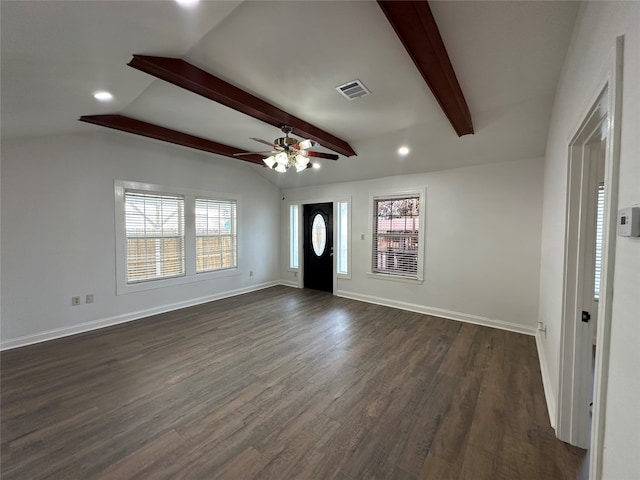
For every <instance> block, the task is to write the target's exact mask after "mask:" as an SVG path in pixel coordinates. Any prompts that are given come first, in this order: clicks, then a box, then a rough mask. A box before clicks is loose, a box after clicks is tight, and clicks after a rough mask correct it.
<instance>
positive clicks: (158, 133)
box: [79, 115, 264, 166]
mask: <svg viewBox="0 0 640 480" xmlns="http://www.w3.org/2000/svg"><path fill="white" fill-rule="evenodd" d="M79 120H80V121H81V122H86V123H92V124H94V125H100V126H102V127H107V128H113V129H115V130H120V131H122V132H127V133H133V134H135V135H141V136H143V137H148V138H155V139H156V140H161V141H163V142H168V143H173V144H175V145H182V146H183V147H189V148H193V149H196V150H201V151H203V152H208V153H215V154H216V155H222V156H224V157H230V158H233V159H235V160H244V161H247V162H251V163H257V164H259V165H263V166H264V163H263V162H262V157H261V156H260V155H257V154H252V155H242V156H234V154H235V153H243V150H240V149H238V148H235V147H232V146H230V145H225V144H223V143H218V142H214V141H212V140H207V139H206V138H202V137H196V136H194V135H189V134H188V133H183V132H178V131H177V130H172V129H170V128H165V127H161V126H159V125H155V124H153V123H147V122H143V121H142V120H136V119H135V118H131V117H127V116H124V115H84V116H82V117H80V118H79Z"/></svg>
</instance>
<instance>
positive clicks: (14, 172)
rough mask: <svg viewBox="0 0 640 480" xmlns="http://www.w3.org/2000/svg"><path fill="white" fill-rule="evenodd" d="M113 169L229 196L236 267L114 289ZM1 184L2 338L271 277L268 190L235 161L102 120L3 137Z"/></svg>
mask: <svg viewBox="0 0 640 480" xmlns="http://www.w3.org/2000/svg"><path fill="white" fill-rule="evenodd" d="M116 179H118V180H130V181H138V182H146V183H152V184H158V185H166V186H171V187H178V188H185V189H194V190H206V191H211V192H220V193H233V194H236V195H239V196H240V202H241V203H240V204H239V229H240V230H239V231H240V242H241V248H240V251H239V267H240V269H239V270H240V272H239V275H236V276H230V277H225V278H221V279H216V280H208V281H198V282H195V283H189V284H186V285H181V286H174V287H167V288H159V289H153V290H149V291H145V292H140V293H130V294H126V295H116V276H115V275H116V274H115V236H114V215H115V212H114V180H116ZM1 192H2V242H1V246H2V277H3V278H2V280H3V282H2V300H3V301H2V332H1V333H2V345H3V347H10V346H16V345H19V344H23V343H29V342H32V341H35V340H43V339H47V338H50V337H55V336H59V335H63V334H68V333H74V332H76V331H81V330H85V329H87V328H92V327H96V326H99V325H104V324H108V323H113V322H118V321H123V320H128V319H132V318H137V317H140V316H145V315H148V314H150V313H153V312H157V311H161V310H163V309H171V308H176V307H178V306H184V305H187V304H190V303H192V302H194V301H202V300H203V297H205V298H216V297H218V296H223V295H226V294H229V293H237V292H238V291H244V290H250V289H253V288H257V287H259V286H261V285H264V284H269V283H273V282H277V281H278V280H279V261H280V259H279V258H278V256H277V253H276V255H274V254H273V252H278V248H277V247H276V245H278V239H279V231H278V226H279V224H280V193H279V190H278V189H277V188H276V187H275V186H274V185H273V184H271V183H270V182H269V181H267V180H266V179H265V178H264V177H262V176H260V175H259V174H257V173H256V172H255V171H254V170H253V167H251V166H248V165H244V164H242V163H240V162H238V161H234V160H231V159H229V160H227V159H219V158H215V157H213V156H211V155H207V154H203V153H199V152H194V151H192V150H189V149H186V148H182V147H177V146H167V145H164V144H161V143H160V142H156V141H153V140H146V139H140V138H136V137H133V136H130V135H126V134H121V133H116V132H113V133H112V132H108V131H105V132H96V133H87V134H83V135H65V136H52V137H38V138H27V139H18V140H10V141H4V140H3V142H2V188H1ZM249 270H253V272H254V276H253V277H251V278H250V277H249V275H248V272H249ZM87 293H93V294H94V295H95V303H93V304H85V303H84V295H85V294H87ZM74 295H79V296H81V297H82V299H83V303H82V305H80V306H73V307H72V306H71V297H72V296H74ZM198 299H200V300H198ZM87 322H89V323H87Z"/></svg>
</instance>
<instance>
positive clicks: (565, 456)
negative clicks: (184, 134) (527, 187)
mask: <svg viewBox="0 0 640 480" xmlns="http://www.w3.org/2000/svg"><path fill="white" fill-rule="evenodd" d="M1 375H2V377H1V381H2V385H1V386H2V392H1V400H2V411H1V413H2V418H1V447H2V449H1V455H2V456H1V474H2V478H3V479H4V480H10V479H21V480H24V479H29V480H37V479H65V480H69V479H118V480H121V479H132V478H140V479H164V478H166V479H176V478H189V479H232V480H237V479H243V478H246V479H251V478H273V479H279V480H284V479H307V478H314V479H323V480H325V479H339V480H348V479H354V480H355V479H395V478H398V479H418V478H420V479H434V480H446V479H474V480H478V479H492V480H493V479H508V480H516V479H520V480H523V479H553V480H560V479H573V478H575V476H576V474H577V472H578V469H579V464H580V462H581V461H582V460H583V457H584V452H583V451H582V450H578V449H575V448H573V447H570V446H568V445H566V444H564V443H562V442H560V441H559V440H557V439H556V438H555V436H554V433H553V430H552V429H551V427H550V426H549V420H548V416H547V412H546V407H545V400H544V394H543V390H542V381H541V377H540V371H539V368H538V359H537V353H536V348H535V342H534V339H533V337H528V336H525V335H519V334H515V333H509V332H504V331H499V330H493V329H490V328H486V327H479V326H474V325H469V324H463V323H458V322H455V321H451V320H444V319H440V318H435V317H429V316H425V315H420V314H416V313H411V312H406V311H401V310H395V309H392V308H387V307H381V306H377V305H370V304H366V303H360V302H356V301H352V300H347V299H342V298H337V297H334V296H332V295H330V294H327V293H323V292H317V291H312V290H297V289H292V288H287V287H274V288H270V289H266V290H262V291H259V292H255V293H251V294H247V295H242V296H238V297H234V298H229V299H225V300H219V301H217V302H212V303H208V304H205V305H200V306H196V307H191V308H187V309H184V310H180V311H176V312H171V313H167V314H162V315H156V316H154V317H150V318H147V319H144V320H139V321H136V322H132V323H128V324H124V325H120V326H116V327H111V328H108V329H103V330H99V331H96V332H91V333H87V334H83V335H77V336H74V337H68V338H64V339H60V340H55V341H51V342H47V343H42V344H38V345H34V346H30V347H25V348H21V349H16V350H10V351H7V352H3V353H2V356H1Z"/></svg>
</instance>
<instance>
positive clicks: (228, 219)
mask: <svg viewBox="0 0 640 480" xmlns="http://www.w3.org/2000/svg"><path fill="white" fill-rule="evenodd" d="M195 220H196V272H197V273H202V272H211V271H214V270H224V269H227V268H236V267H237V266H238V238H237V231H236V221H237V220H236V202H235V200H212V199H208V198H196V202H195Z"/></svg>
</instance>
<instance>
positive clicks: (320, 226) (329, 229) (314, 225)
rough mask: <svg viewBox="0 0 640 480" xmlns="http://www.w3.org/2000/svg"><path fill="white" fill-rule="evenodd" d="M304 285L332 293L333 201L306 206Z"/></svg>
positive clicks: (304, 221)
mask: <svg viewBox="0 0 640 480" xmlns="http://www.w3.org/2000/svg"><path fill="white" fill-rule="evenodd" d="M302 221H303V225H304V234H303V239H304V240H303V251H304V253H303V262H304V266H303V272H304V279H303V281H304V288H313V289H315V290H322V291H325V292H331V293H333V203H330V202H329V203H315V204H311V205H304V208H303V219H302Z"/></svg>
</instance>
